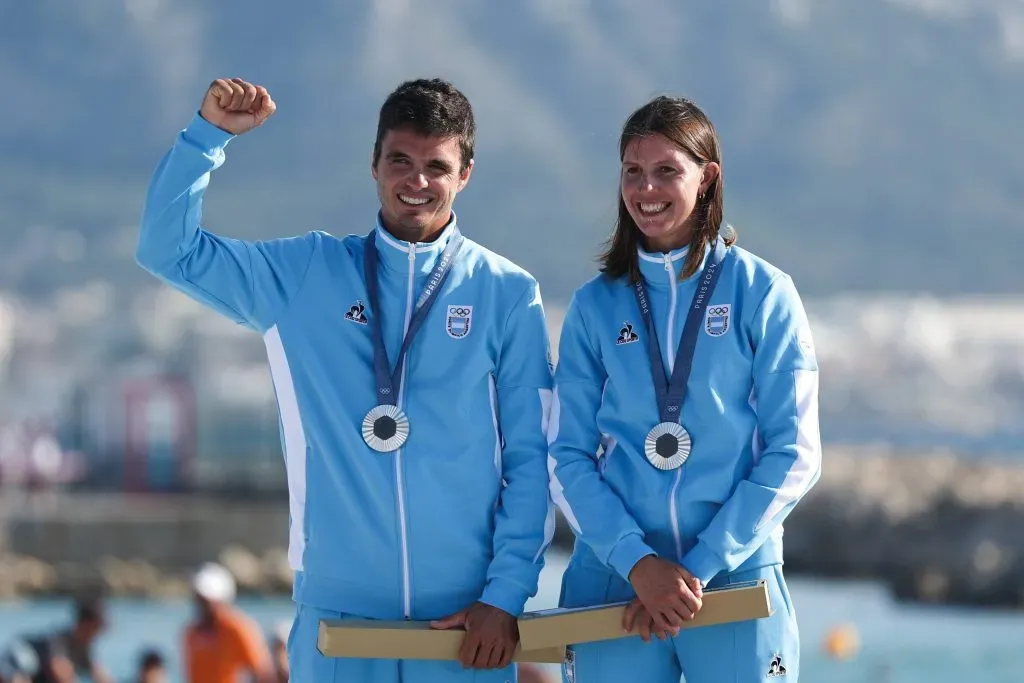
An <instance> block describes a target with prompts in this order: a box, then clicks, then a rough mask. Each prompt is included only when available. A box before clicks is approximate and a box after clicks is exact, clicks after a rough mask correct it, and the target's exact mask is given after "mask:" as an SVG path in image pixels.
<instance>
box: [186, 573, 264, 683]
mask: <svg viewBox="0 0 1024 683" xmlns="http://www.w3.org/2000/svg"><path fill="white" fill-rule="evenodd" d="M192 593H193V600H194V604H195V618H194V619H193V621H192V622H191V623H190V624H188V625H187V626H186V628H185V634H184V643H183V647H182V654H183V659H184V667H183V668H184V674H185V680H186V681H188V683H235V681H237V680H238V677H239V676H241V675H249V676H251V677H252V678H251V680H253V681H254V682H255V683H274V681H275V680H276V679H275V677H274V667H273V664H272V662H271V657H270V651H269V650H268V648H267V646H266V643H265V642H264V639H263V633H262V631H261V630H260V628H259V626H258V625H257V624H256V623H255V622H254V621H253V620H252V619H250V618H249V616H248V615H246V614H245V613H244V612H242V611H241V610H240V609H238V608H237V607H235V606H234V605H233V604H232V603H233V602H234V600H235V593H236V585H235V579H234V577H233V576H231V573H230V572H229V571H228V570H227V569H226V568H224V567H222V566H221V565H219V564H216V563H212V562H210V563H207V564H205V565H203V566H202V567H200V568H199V570H198V571H197V572H196V573H195V574H194V575H193V577H192Z"/></svg>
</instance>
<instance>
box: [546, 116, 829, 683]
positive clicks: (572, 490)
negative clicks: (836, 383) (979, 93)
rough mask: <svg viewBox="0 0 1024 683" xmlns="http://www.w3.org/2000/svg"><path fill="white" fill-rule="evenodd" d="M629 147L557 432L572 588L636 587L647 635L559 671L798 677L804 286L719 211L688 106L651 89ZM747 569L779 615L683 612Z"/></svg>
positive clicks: (606, 595)
mask: <svg viewBox="0 0 1024 683" xmlns="http://www.w3.org/2000/svg"><path fill="white" fill-rule="evenodd" d="M619 156H620V159H621V161H622V170H621V178H620V185H621V187H620V198H619V215H618V224H617V226H616V228H615V232H614V234H613V235H612V237H611V240H610V242H609V245H608V249H607V251H606V253H605V254H604V255H603V259H602V260H603V265H602V268H601V271H602V272H601V274H600V275H598V276H596V277H595V278H593V279H592V280H590V281H589V282H587V283H586V284H584V285H583V286H582V287H580V288H579V289H578V290H577V291H576V292H575V293H574V295H573V298H572V301H571V302H570V305H569V307H568V310H567V312H566V317H565V321H564V324H563V327H562V333H561V341H560V349H559V360H558V368H557V370H556V394H555V401H554V405H553V407H552V413H551V422H550V428H549V437H548V438H549V441H550V442H551V470H552V481H551V488H552V495H553V498H554V499H555V501H556V502H557V503H558V504H559V506H560V508H561V510H562V512H563V513H564V515H565V518H566V520H567V521H568V522H569V524H570V526H571V527H572V528H573V530H574V532H575V534H576V537H577V543H576V548H575V550H574V552H573V556H572V559H571V561H570V563H569V566H568V568H567V569H566V573H565V576H564V579H563V588H562V597H561V604H562V605H563V606H566V607H579V606H587V605H597V604H601V603H607V602H613V601H625V600H633V602H632V603H631V604H630V607H629V608H628V610H627V616H626V622H627V623H626V624H625V626H626V627H627V629H630V630H632V629H636V630H637V631H638V632H639V633H640V637H627V638H622V639H619V640H613V641H607V642H601V643H587V644H582V645H577V646H574V647H573V648H571V650H570V651H569V652H568V653H567V655H566V664H565V674H566V678H567V679H568V680H569V681H570V682H572V681H575V683H593V682H595V681H623V680H643V681H645V683H657V682H659V681H665V683H669V682H671V683H678V681H679V677H680V674H685V677H686V682H687V683H721V682H722V681H754V680H763V679H764V678H765V677H781V676H783V675H784V676H785V678H784V680H785V681H789V682H790V683H794V682H795V681H796V680H797V676H798V669H799V663H798V660H799V640H798V634H797V625H796V618H795V615H794V612H793V607H792V604H791V602H790V598H789V592H788V590H787V588H786V582H785V580H784V578H783V574H782V521H783V519H784V518H785V517H786V516H787V515H788V513H789V512H790V511H791V510H792V509H793V506H794V505H795V504H796V502H797V501H798V500H799V499H800V498H801V497H802V496H803V495H804V494H805V493H806V492H807V490H808V489H809V488H810V487H811V486H812V485H813V484H814V483H815V481H816V480H817V478H818V475H819V471H820V469H819V468H820V461H821V452H820V451H821V449H820V443H819V437H818V424H817V391H818V373H817V363H816V361H815V356H814V346H813V343H812V340H811V334H810V330H809V327H808V323H807V318H806V315H805V313H804V309H803V304H802V303H801V300H800V297H799V296H798V294H797V291H796V289H795V288H794V286H793V282H792V280H790V278H789V277H788V276H787V275H786V274H785V273H783V272H782V271H780V270H779V269H777V268H775V267H774V266H772V265H770V264H768V263H766V262H765V261H763V260H762V259H760V258H758V257H756V256H754V255H753V254H751V253H749V252H747V251H745V250H743V249H741V248H739V247H737V246H736V245H735V244H734V242H735V237H736V234H735V231H733V230H732V228H729V227H728V226H724V228H723V223H722V211H723V202H722V170H721V154H720V151H719V143H718V138H717V133H716V132H715V129H714V127H713V126H712V125H711V123H710V122H709V121H708V119H707V117H706V116H705V115H704V113H703V112H702V111H701V110H700V109H699V108H698V107H697V106H696V105H694V104H693V103H692V102H690V101H688V100H685V99H679V98H668V97H658V98H656V99H654V100H652V101H651V102H649V103H648V104H646V105H644V106H643V107H641V108H640V109H639V110H637V111H636V112H634V113H633V115H632V116H630V118H629V120H628V121H627V122H626V124H625V127H624V129H623V131H622V136H621V139H620V142H619ZM691 450H692V454H691ZM755 579H765V580H766V581H767V584H768V586H769V591H770V595H771V601H772V606H773V608H774V610H775V612H774V614H773V615H772V616H771V617H768V618H764V619H757V620H751V621H746V622H738V623H734V624H726V625H721V626H710V627H701V628H694V629H685V630H682V631H680V630H679V627H680V626H683V625H684V623H685V622H686V621H688V620H690V619H692V618H693V615H694V613H695V612H697V611H698V610H699V609H700V606H701V597H702V594H703V591H704V590H705V589H707V588H715V587H720V586H726V585H729V584H733V583H740V582H744V581H750V580H755ZM651 633H654V634H656V635H658V636H659V639H655V640H651V637H650V636H651Z"/></svg>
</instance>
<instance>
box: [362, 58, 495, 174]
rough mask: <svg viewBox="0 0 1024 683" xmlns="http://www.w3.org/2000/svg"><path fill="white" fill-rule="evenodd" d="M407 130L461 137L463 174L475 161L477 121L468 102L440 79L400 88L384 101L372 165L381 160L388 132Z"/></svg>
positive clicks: (452, 86) (450, 85) (420, 133)
mask: <svg viewBox="0 0 1024 683" xmlns="http://www.w3.org/2000/svg"><path fill="white" fill-rule="evenodd" d="M400 128H406V129H409V130H412V131H414V132H416V133H418V134H419V135H423V136H435V135H436V136H439V137H458V138H459V151H460V152H461V154H462V169H461V170H463V171H465V170H466V168H467V167H468V166H469V162H470V161H471V160H472V159H473V152H474V147H475V145H476V121H475V120H474V118H473V107H472V106H470V104H469V99H467V98H466V96H465V95H464V94H463V93H462V91H460V90H459V89H458V88H456V87H455V86H454V85H452V84H451V83H449V82H448V81H446V80H444V79H441V78H430V79H426V78H420V79H417V80H414V81H406V82H405V83H402V84H401V85H399V86H398V87H397V88H395V90H394V91H393V92H392V93H391V94H390V95H388V97H387V99H385V100H384V104H382V105H381V107H380V116H379V118H378V119H377V140H376V141H375V142H374V143H373V165H374V166H376V165H377V162H378V161H380V148H381V143H382V142H383V140H384V135H385V134H386V133H387V132H388V131H389V130H398V129H400Z"/></svg>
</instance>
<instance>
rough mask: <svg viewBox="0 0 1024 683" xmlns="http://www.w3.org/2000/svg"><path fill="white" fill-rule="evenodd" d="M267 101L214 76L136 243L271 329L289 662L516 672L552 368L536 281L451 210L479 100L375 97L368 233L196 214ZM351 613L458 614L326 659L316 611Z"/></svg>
mask: <svg viewBox="0 0 1024 683" xmlns="http://www.w3.org/2000/svg"><path fill="white" fill-rule="evenodd" d="M275 109H276V105H275V103H274V102H273V100H272V99H271V97H270V94H269V93H268V92H267V90H266V89H265V88H263V87H262V86H256V85H253V84H251V83H248V82H246V81H243V80H241V79H219V80H216V81H214V82H213V83H212V84H211V86H210V88H209V90H208V91H207V94H206V96H205V98H204V100H203V103H202V105H201V107H200V110H199V112H198V114H197V115H196V116H195V117H194V118H193V119H192V122H191V123H190V124H189V125H188V127H187V128H186V129H185V130H184V131H182V132H181V133H180V135H179V136H178V138H177V141H176V142H175V144H174V147H173V148H172V149H171V150H170V152H169V153H168V154H167V155H166V156H165V157H164V159H163V161H161V163H160V165H159V167H158V168H157V171H156V174H155V176H154V178H153V181H152V185H151V186H150V189H149V193H148V196H147V201H146V208H145V212H144V216H143V221H142V230H141V235H140V240H139V245H138V250H137V260H138V261H139V263H140V264H142V265H143V266H144V267H145V268H146V269H148V270H149V271H150V272H152V273H153V274H155V275H156V276H157V277H159V278H161V279H162V280H164V281H165V282H167V283H168V284H170V285H172V286H174V287H176V288H178V289H180V290H181V291H183V292H185V293H187V294H188V295H189V296H192V297H194V298H195V299H196V300H198V301H201V302H204V303H205V304H207V305H208V306H210V307H211V308H213V309H214V310H217V311H219V312H221V313H222V314H224V315H226V316H229V317H230V318H232V319H233V320H235V321H237V322H239V323H241V324H244V325H247V326H249V327H251V328H252V329H254V330H256V331H257V332H259V333H260V334H262V335H263V338H264V341H265V343H266V346H267V351H268V356H269V360H270V368H271V375H272V378H273V382H274V388H275V392H276V396H277V401H278V407H279V411H280V418H281V420H280V422H281V432H282V441H283V447H284V452H285V463H286V469H287V472H288V482H289V494H290V513H291V524H290V529H291V531H290V541H289V558H290V562H291V565H292V567H293V568H294V570H295V585H294V596H295V599H296V602H297V603H298V606H297V610H296V615H295V621H294V625H293V631H292V635H291V637H290V643H289V660H290V661H289V663H290V668H291V676H292V679H293V680H297V681H312V680H315V681H317V682H318V683H319V682H320V681H331V680H338V681H342V680H344V681H380V682H382V683H387V682H388V681H399V680H406V681H409V680H415V681H428V682H433V681H458V680H469V679H472V680H474V681H478V682H483V681H489V680H494V681H502V682H504V681H509V680H514V678H515V670H514V665H512V664H511V663H510V662H511V659H512V657H513V655H514V653H515V650H516V647H517V645H518V637H519V634H518V629H517V626H516V624H517V621H516V618H517V617H518V616H519V615H520V614H521V613H522V610H523V607H524V604H525V603H526V600H527V599H528V598H529V597H531V596H532V595H534V594H535V593H536V590H537V580H538V576H539V574H540V570H541V567H542V564H543V554H544V551H545V549H546V548H547V545H548V543H549V542H550V539H551V535H552V533H553V531H554V512H553V506H552V505H551V504H550V499H549V496H548V489H547V486H548V475H547V464H546V459H547V446H546V438H545V428H546V422H547V417H548V409H549V406H550V403H551V401H550V399H551V383H552V376H551V375H552V370H551V365H550V360H549V358H550V354H549V344H548V336H547V326H546V323H545V316H544V310H543V305H542V302H541V297H540V292H539V288H538V286H537V282H536V280H535V279H534V278H533V277H532V276H531V275H530V274H529V273H527V272H526V271H524V270H523V269H521V268H519V267H517V266H516V265H514V264H513V263H511V262H509V261H508V260H506V259H504V258H502V257H500V256H498V255H496V254H494V253H492V252H490V251H488V250H487V249H485V248H483V247H481V246H480V245H478V244H476V243H475V242H473V241H471V240H469V239H466V238H465V237H464V236H463V235H462V233H461V230H460V226H459V225H458V223H457V220H456V216H455V213H454V211H453V210H452V205H453V202H454V200H455V197H456V195H457V194H458V193H459V192H461V191H462V190H463V189H464V188H465V187H466V184H467V183H468V182H469V178H470V174H471V172H472V170H473V166H474V161H473V153H474V142H475V134H476V125H475V121H474V117H473V111H472V108H471V107H470V104H469V102H468V100H467V99H466V97H465V95H463V94H462V93H461V92H460V91H459V90H457V89H456V88H455V87H454V86H452V85H451V84H450V83H448V82H446V81H443V80H439V79H433V80H417V81H410V82H407V83H403V84H402V85H400V86H399V87H398V88H397V89H396V90H395V91H394V92H392V93H391V94H390V95H389V96H388V98H387V99H386V100H385V102H384V104H383V105H382V106H381V109H380V115H379V119H378V125H377V137H376V141H375V143H374V147H373V155H372V161H371V174H372V176H373V178H374V180H375V181H376V184H377V194H378V198H379V201H380V210H379V212H378V214H377V220H376V224H375V225H372V226H371V225H367V226H366V227H372V229H371V230H370V231H369V234H368V235H366V236H360V235H348V236H347V237H343V238H337V237H334V236H332V235H329V234H327V233H324V232H310V233H307V234H305V235H302V236H299V237H292V238H287V239H277V240H269V241H260V242H246V241H242V240H237V239H229V238H225V237H219V236H217V235H214V234H213V233H210V232H208V231H206V230H204V229H203V228H201V227H200V216H201V207H202V199H203V195H204V192H205V190H206V188H207V186H208V184H209V178H210V173H211V172H212V171H213V170H215V169H216V168H218V167H219V166H220V165H221V164H223V163H224V160H225V147H226V146H227V144H228V143H229V141H230V140H232V139H233V138H234V137H235V136H237V135H240V134H243V133H245V132H248V131H250V130H252V129H254V128H256V127H258V126H260V125H262V124H263V123H265V122H266V120H267V119H268V117H270V116H271V115H272V114H273V113H274V111H275ZM368 223H369V221H368ZM403 341H404V343H403ZM345 617H362V618H374V619H413V620H431V621H432V622H433V625H434V627H436V628H457V629H465V631H466V635H465V637H464V638H463V645H462V652H461V662H430V661H413V660H409V661H399V660H364V659H327V658H324V657H323V656H322V655H321V654H320V653H319V651H318V650H317V647H316V642H317V631H318V624H319V622H320V620H321V619H326V618H333V619H338V618H345Z"/></svg>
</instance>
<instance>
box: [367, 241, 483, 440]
mask: <svg viewBox="0 0 1024 683" xmlns="http://www.w3.org/2000/svg"><path fill="white" fill-rule="evenodd" d="M463 242H465V237H463V236H462V233H460V232H459V229H458V228H457V227H455V228H453V230H452V235H451V237H450V238H449V240H448V244H447V245H446V246H445V248H444V251H443V252H442V253H441V256H440V258H439V259H438V260H437V263H436V264H434V268H433V270H431V271H430V275H429V276H428V277H427V284H426V285H425V286H424V288H423V291H422V292H421V293H420V296H419V298H418V299H417V301H416V308H415V310H414V312H413V315H412V318H411V319H410V321H409V328H408V330H406V333H405V338H404V339H402V346H401V348H400V350H399V352H398V358H397V359H396V362H395V369H394V371H393V372H392V371H391V369H390V362H389V360H388V353H387V349H386V348H385V346H384V331H383V324H382V323H381V307H380V290H379V284H378V282H377V245H376V241H375V234H374V233H370V235H369V236H368V237H367V238H366V242H365V247H364V249H363V270H364V273H365V277H366V290H367V295H368V297H369V299H370V310H371V313H370V321H369V322H370V326H371V330H372V337H373V371H374V377H375V380H376V383H377V405H376V407H374V408H373V409H372V410H371V411H370V412H369V413H367V414H366V417H365V418H364V419H363V428H362V431H363V439H364V440H365V441H366V443H367V445H368V446H370V447H371V448H373V449H374V450H377V451H380V452H383V453H388V452H391V451H394V450H397V449H398V448H400V447H401V446H402V444H404V443H405V440H406V439H407V438H408V436H409V420H408V418H407V417H406V416H405V414H404V413H403V412H402V411H401V410H400V409H399V408H398V407H397V404H398V393H399V390H400V389H401V382H402V368H403V367H404V365H405V357H406V354H407V353H408V351H409V347H410V345H411V344H412V341H413V339H414V338H415V337H416V333H417V332H419V329H420V327H422V326H423V322H424V321H425V320H426V318H427V314H428V313H429V312H430V308H431V307H432V306H433V305H434V302H435V301H436V300H437V297H438V295H439V294H440V293H441V288H442V287H443V285H444V283H445V281H446V280H447V279H448V275H449V274H450V273H451V269H452V265H453V264H454V262H455V257H456V255H458V253H459V250H460V249H461V248H462V244H463ZM411 248H415V247H411Z"/></svg>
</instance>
